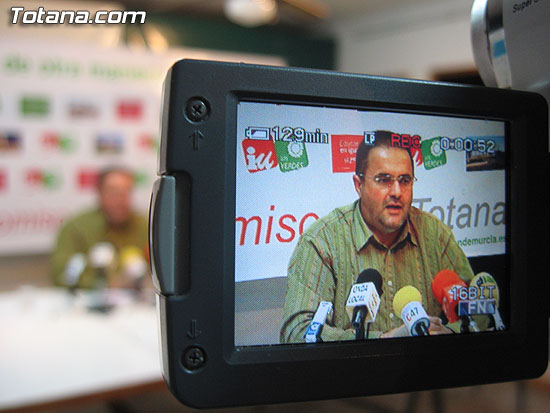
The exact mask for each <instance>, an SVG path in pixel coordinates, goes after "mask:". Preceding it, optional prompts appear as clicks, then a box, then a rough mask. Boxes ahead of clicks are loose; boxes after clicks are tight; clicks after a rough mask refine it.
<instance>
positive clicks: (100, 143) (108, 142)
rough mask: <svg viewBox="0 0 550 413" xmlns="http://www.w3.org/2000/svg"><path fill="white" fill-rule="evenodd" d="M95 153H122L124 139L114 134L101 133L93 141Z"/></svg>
mask: <svg viewBox="0 0 550 413" xmlns="http://www.w3.org/2000/svg"><path fill="white" fill-rule="evenodd" d="M95 148H96V151H97V153H111V154H117V153H122V152H123V151H124V139H123V137H122V135H119V134H116V133H112V134H109V133H103V134H100V135H98V136H97V138H96V141H95Z"/></svg>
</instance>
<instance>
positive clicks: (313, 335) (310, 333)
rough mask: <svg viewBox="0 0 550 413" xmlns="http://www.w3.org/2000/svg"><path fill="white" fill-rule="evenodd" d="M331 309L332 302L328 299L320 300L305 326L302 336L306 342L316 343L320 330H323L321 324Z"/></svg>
mask: <svg viewBox="0 0 550 413" xmlns="http://www.w3.org/2000/svg"><path fill="white" fill-rule="evenodd" d="M331 311H332V303H331V302H330V301H321V302H320V303H319V306H318V307H317V311H316V312H315V314H314V315H313V319H312V320H311V323H309V327H308V328H307V331H306V334H305V336H304V338H305V340H306V343H317V340H318V339H319V336H320V335H321V331H322V330H323V325H324V324H325V321H327V316H328V315H329V313H330V312H331Z"/></svg>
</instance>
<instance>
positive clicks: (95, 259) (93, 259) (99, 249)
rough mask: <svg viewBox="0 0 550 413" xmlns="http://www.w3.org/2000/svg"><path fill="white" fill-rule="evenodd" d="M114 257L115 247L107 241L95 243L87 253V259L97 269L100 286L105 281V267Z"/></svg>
mask: <svg viewBox="0 0 550 413" xmlns="http://www.w3.org/2000/svg"><path fill="white" fill-rule="evenodd" d="M114 257H115V248H114V247H113V245H112V244H111V243H109V242H99V243H97V244H95V245H94V246H93V247H92V248H91V249H90V252H89V253H88V261H89V263H90V265H91V266H92V268H94V269H95V270H96V271H97V275H98V279H99V284H100V285H99V286H100V287H102V286H105V284H106V283H107V268H108V267H109V266H110V265H111V264H112V263H113V259H114ZM101 284H103V285H101Z"/></svg>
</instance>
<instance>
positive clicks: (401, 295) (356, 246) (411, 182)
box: [235, 101, 509, 346]
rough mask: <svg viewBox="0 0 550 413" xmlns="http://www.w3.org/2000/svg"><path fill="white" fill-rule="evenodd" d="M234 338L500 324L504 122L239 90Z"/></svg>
mask: <svg viewBox="0 0 550 413" xmlns="http://www.w3.org/2000/svg"><path fill="white" fill-rule="evenodd" d="M236 133H237V147H236V153H235V156H236V217H235V283H236V288H235V292H236V293H235V309H236V313H235V345H236V346H256V345H273V344H290V343H292V344H294V343H320V342H334V341H346V340H365V339H368V340H370V339H379V338H394V337H411V336H423V335H441V334H457V333H458V334H467V333H468V334H469V333H478V332H484V331H495V330H506V329H507V327H508V316H507V314H508V308H507V306H508V295H509V294H508V293H509V292H508V288H509V280H507V279H506V277H507V275H506V274H507V271H506V265H507V263H506V252H507V225H506V223H507V218H506V182H507V181H506V179H507V178H506V176H507V175H506V164H507V163H506V159H507V153H506V123H505V122H503V121H495V120H484V119H474V118H465V117H452V116H439V115H438V116H435V115H426V114H411V113H398V112H391V111H380V110H356V109H350V108H336V107H324V106H307V105H297V104H275V103H262V102H253V101H241V102H240V103H239V104H238V109H237V131H236Z"/></svg>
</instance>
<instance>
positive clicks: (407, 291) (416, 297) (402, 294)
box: [393, 285, 422, 317]
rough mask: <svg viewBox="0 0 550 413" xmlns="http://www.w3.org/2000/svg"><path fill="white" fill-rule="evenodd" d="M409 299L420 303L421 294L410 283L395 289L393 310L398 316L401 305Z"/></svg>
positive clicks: (404, 304) (401, 308) (407, 302)
mask: <svg viewBox="0 0 550 413" xmlns="http://www.w3.org/2000/svg"><path fill="white" fill-rule="evenodd" d="M411 301H418V302H419V303H422V295H421V294H420V291H418V290H417V289H416V288H414V287H413V286H412V285H407V286H405V287H403V288H401V289H400V290H399V291H397V293H396V294H395V297H393V312H394V313H395V314H396V315H398V316H399V317H400V316H401V311H402V310H403V307H405V306H406V305H407V304H409V303H410V302H411Z"/></svg>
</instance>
